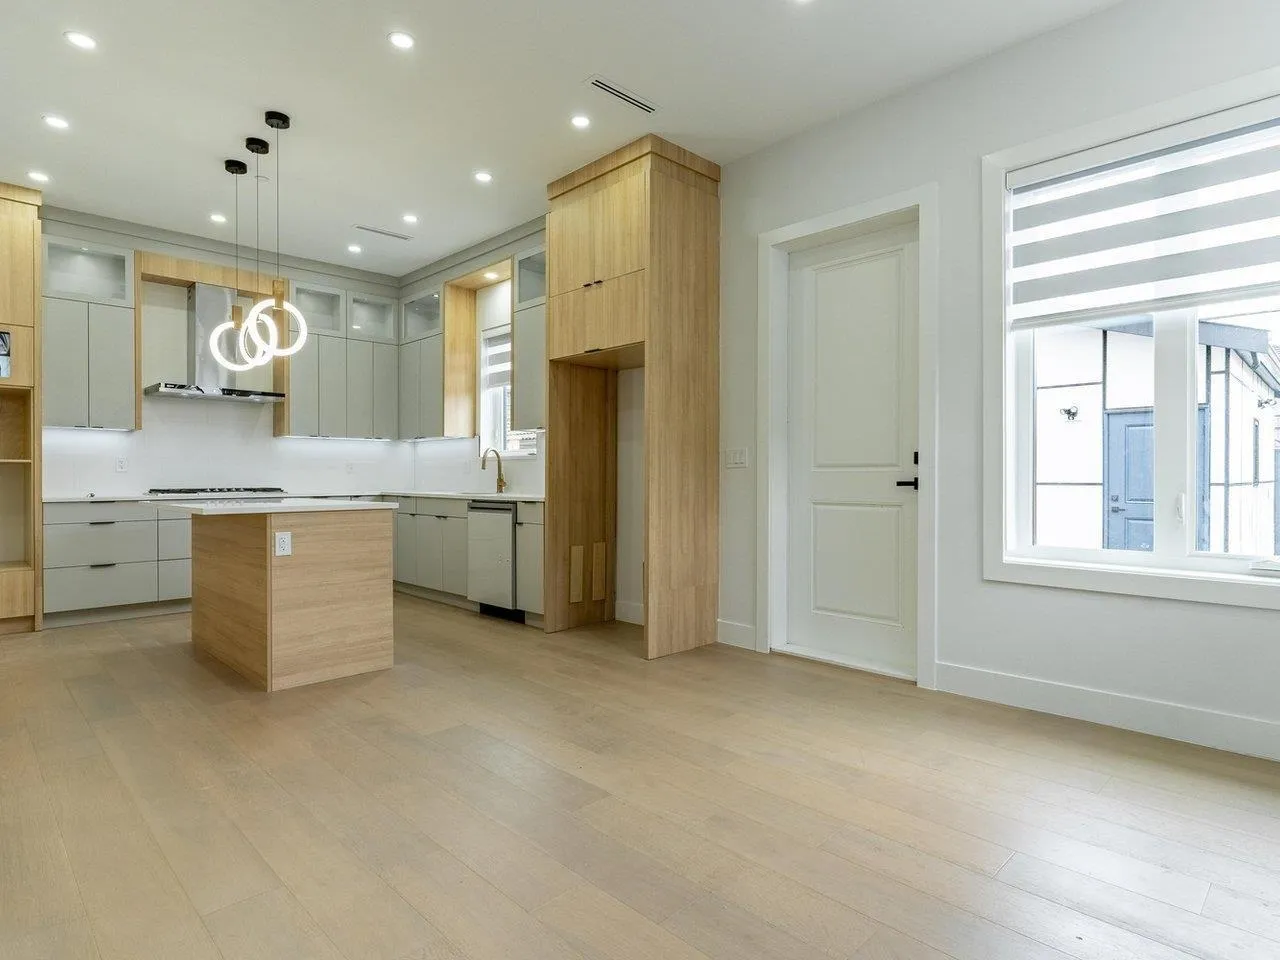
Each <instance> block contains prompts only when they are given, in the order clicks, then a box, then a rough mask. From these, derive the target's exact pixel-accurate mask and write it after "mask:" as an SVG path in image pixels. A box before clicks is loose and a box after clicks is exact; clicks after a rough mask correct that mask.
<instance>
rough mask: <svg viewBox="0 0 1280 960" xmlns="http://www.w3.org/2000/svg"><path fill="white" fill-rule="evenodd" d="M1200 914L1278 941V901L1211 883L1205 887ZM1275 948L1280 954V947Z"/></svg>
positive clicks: (1279, 936) (1279, 902)
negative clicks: (1204, 896) (1206, 893)
mask: <svg viewBox="0 0 1280 960" xmlns="http://www.w3.org/2000/svg"><path fill="white" fill-rule="evenodd" d="M1201 915H1202V916H1205V917H1208V918H1209V919H1210V920H1217V921H1219V922H1221V923H1226V924H1229V925H1231V926H1233V927H1239V928H1240V929H1241V930H1248V931H1250V932H1251V933H1256V934H1258V935H1259V936H1262V937H1268V938H1270V939H1272V940H1275V941H1277V942H1280V901H1277V900H1264V899H1261V898H1259V897H1251V896H1249V895H1248V894H1247V893H1241V892H1239V891H1237V890H1232V889H1229V888H1227V887H1218V886H1215V887H1214V888H1213V889H1212V890H1210V891H1209V898H1208V899H1207V900H1206V901H1205V905H1204V909H1203V910H1202V911H1201ZM1276 952H1277V954H1280V947H1277V949H1276Z"/></svg>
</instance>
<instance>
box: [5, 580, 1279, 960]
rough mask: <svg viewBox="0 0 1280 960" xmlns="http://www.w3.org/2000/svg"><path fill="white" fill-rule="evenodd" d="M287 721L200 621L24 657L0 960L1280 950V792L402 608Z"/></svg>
mask: <svg viewBox="0 0 1280 960" xmlns="http://www.w3.org/2000/svg"><path fill="white" fill-rule="evenodd" d="M396 621H397V649H396V654H397V657H396V658H397V661H398V662H397V665H396V668H395V669H394V670H393V671H390V672H386V673H382V674H378V675H374V676H369V677H363V678H356V679H352V680H343V681H337V682H334V683H329V684H325V685H323V686H318V687H310V688H304V689H300V690H294V691H289V692H285V693H278V694H273V695H270V696H268V695H266V694H260V693H257V692H254V691H252V690H250V689H248V688H247V687H246V686H245V685H244V684H243V683H241V682H239V681H238V680H237V679H236V678H235V677H234V676H232V675H230V674H228V673H227V672H226V671H225V670H224V669H222V668H220V667H219V666H217V665H216V664H213V663H209V662H202V661H199V660H197V659H195V658H194V657H193V655H192V652H191V648H190V644H189V643H188V642H187V636H188V619H187V618H186V617H185V616H178V617H166V618H160V619H153V620H144V621H128V622H122V623H117V624H111V625H96V626H90V627H74V628H67V629H60V630H52V631H47V632H45V633H43V634H40V635H38V636H27V637H13V638H7V639H6V640H4V641H3V642H0V957H3V958H5V960H18V958H30V957H38V958H49V960H79V958H85V957H101V958H109V960H117V958H118V960H148V958H156V960H161V958H163V960H179V958H180V960H187V958H191V960H206V958H218V957H222V958H225V960H249V958H255V960H259V958H260V960H294V958H323V960H335V958H347V960H393V958H394V960H408V958H414V960H425V958H440V960H457V958H475V960H525V958H529V960H572V958H578V957H586V958H608V960H622V958H633V957H634V958H645V960H649V958H666V960H689V958H704V957H705V958H712V960H754V958H769V960H775V958H776V960H829V958H858V960H936V958H943V957H952V958H956V960H1049V958H1056V960H1061V958H1068V957H1071V958H1079V960H1115V958H1123V960H1139V958H1140V960H1175V958H1188V957H1206V958H1208V957H1213V958H1217V957H1222V958H1231V960H1264V958H1265V960H1276V958H1277V957H1280V766H1277V765H1275V764H1268V763H1265V762H1262V761H1255V760H1249V759H1244V758H1240V757H1234V756H1231V755H1228V754H1223V753H1216V752H1213V751H1210V750H1202V749H1197V748H1192V747H1186V746H1181V745H1177V744H1171V743H1167V742H1164V741H1160V740H1156V739H1153V738H1148V737H1142V736H1137V735H1132V734H1126V733H1120V732H1117V731H1113V730H1108V729H1105V728H1101V727H1095V726H1090V725H1087V724H1081V723H1075V722H1071V721H1065V720H1060V719H1055V718H1050V717H1044V716H1039V715H1035V714H1030V713H1025V712H1021V711H1016V710H1011V709H1005V708H1001V707H995V706H991V705H987V704H981V703H977V702H974V701H967V700H962V699H960V698H956V697H950V696H945V695H939V694H929V693H923V692H920V691H917V690H916V689H915V688H914V687H912V686H910V685H907V684H903V683H898V682H894V681H887V680H881V679H877V678H873V677H869V676H865V675H861V674H857V673H853V672H849V671H844V670H840V669H836V668H828V667H825V666H822V665H818V664H812V663H806V662H803V661H799V660H792V659H787V658H783V657H762V656H758V655H755V654H751V653H746V652H744V651H739V650H734V649H730V648H721V647H717V648H713V649H706V650H701V651H697V652H694V653H692V654H686V655H682V656H680V657H673V658H670V659H667V660H661V661H655V662H653V663H646V662H645V661H643V660H642V659H640V658H639V655H638V645H637V643H636V640H635V635H634V634H633V633H631V632H628V631H626V630H625V629H622V628H619V629H607V630H594V631H583V632H577V633H572V634H561V635H558V636H553V637H545V636H543V635H542V634H540V633H538V632H535V631H533V630H530V629H528V628H524V627H518V626H515V625H511V624H506V623H501V622H496V621H491V620H482V619H480V618H479V617H476V616H473V615H470V614H467V613H464V612H462V611H457V610H453V609H450V608H447V607H441V606H437V605H433V604H430V603H428V602H425V601H419V600H414V599H410V598H403V597H402V598H398V599H397V604H396Z"/></svg>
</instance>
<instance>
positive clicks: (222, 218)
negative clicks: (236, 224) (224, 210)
mask: <svg viewBox="0 0 1280 960" xmlns="http://www.w3.org/2000/svg"><path fill="white" fill-rule="evenodd" d="M209 219H210V220H212V221H213V222H214V223H226V222H227V218H226V215H225V214H221V213H211V214H209Z"/></svg>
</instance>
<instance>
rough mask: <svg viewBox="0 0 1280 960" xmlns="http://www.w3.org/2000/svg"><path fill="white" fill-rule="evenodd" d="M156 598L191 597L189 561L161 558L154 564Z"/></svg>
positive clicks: (187, 598) (177, 598)
mask: <svg viewBox="0 0 1280 960" xmlns="http://www.w3.org/2000/svg"><path fill="white" fill-rule="evenodd" d="M156 574H157V575H156V583H157V598H158V599H160V600H190V599H191V561H190V560H161V561H160V562H159V563H157V564H156Z"/></svg>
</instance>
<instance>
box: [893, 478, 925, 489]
mask: <svg viewBox="0 0 1280 960" xmlns="http://www.w3.org/2000/svg"><path fill="white" fill-rule="evenodd" d="M898 486H900V487H910V488H911V489H912V490H919V489H920V478H919V477H912V478H911V479H910V480H899V481H898Z"/></svg>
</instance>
